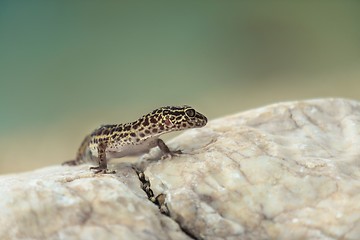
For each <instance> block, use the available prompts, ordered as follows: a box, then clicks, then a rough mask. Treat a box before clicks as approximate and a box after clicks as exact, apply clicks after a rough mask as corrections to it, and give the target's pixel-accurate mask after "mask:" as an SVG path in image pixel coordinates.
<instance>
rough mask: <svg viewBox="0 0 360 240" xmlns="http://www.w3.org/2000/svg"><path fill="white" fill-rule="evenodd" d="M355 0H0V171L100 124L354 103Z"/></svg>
mask: <svg viewBox="0 0 360 240" xmlns="http://www.w3.org/2000/svg"><path fill="white" fill-rule="evenodd" d="M359 13H360V2H359V1H331V0H328V1H179V2H172V1H151V2H150V1H136V2H135V1H4V0H3V1H1V2H0V81H1V82H0V83H1V88H0V133H1V134H0V173H9V172H18V171H24V170H29V169H33V168H37V167H40V166H47V165H51V164H58V163H60V162H62V161H65V160H69V159H71V158H73V157H74V155H75V152H76V150H77V148H78V145H79V144H80V142H81V140H82V138H83V137H84V136H85V134H87V133H88V132H90V131H91V130H92V129H93V128H95V127H96V126H98V125H100V124H103V123H117V122H128V121H132V120H135V119H136V118H137V117H139V116H141V115H142V114H144V113H146V112H148V111H150V110H152V109H153V108H156V107H159V106H163V105H182V104H188V105H192V106H194V107H195V108H196V109H198V110H199V111H200V112H202V113H204V114H205V115H207V116H208V117H209V118H216V117H220V116H223V115H227V114H232V113H235V112H239V111H243V110H246V109H249V108H254V107H258V106H262V105H265V104H270V103H274V102H278V101H288V100H298V99H306V98H320V97H345V98H352V99H359V97H360V93H359V87H360V80H359V79H360V68H359V66H360V27H359V23H360V14H359Z"/></svg>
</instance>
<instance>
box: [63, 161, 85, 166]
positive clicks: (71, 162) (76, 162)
mask: <svg viewBox="0 0 360 240" xmlns="http://www.w3.org/2000/svg"><path fill="white" fill-rule="evenodd" d="M81 163H82V162H81V161H78V160H69V161H66V162H63V163H62V164H61V165H62V166H76V165H80V164H81Z"/></svg>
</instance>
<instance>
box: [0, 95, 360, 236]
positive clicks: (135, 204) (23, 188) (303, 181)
mask: <svg viewBox="0 0 360 240" xmlns="http://www.w3.org/2000/svg"><path fill="white" fill-rule="evenodd" d="M169 145H170V147H171V148H173V149H181V150H182V151H183V153H184V154H182V155H180V156H178V157H173V158H172V159H165V160H159V158H160V152H159V150H158V149H153V150H152V151H150V153H149V154H147V155H145V156H143V157H142V158H141V159H140V161H138V162H136V166H137V168H138V169H142V170H143V173H144V174H145V176H146V179H147V180H148V181H149V183H150V184H151V185H150V188H151V190H152V191H153V192H154V196H157V195H159V194H161V195H160V196H161V198H159V199H161V201H159V202H163V201H164V200H165V203H163V204H161V205H162V206H161V208H162V209H164V208H166V209H167V211H168V214H169V217H167V216H165V215H164V214H161V213H160V211H159V208H158V206H156V205H155V204H153V203H152V202H150V201H149V200H148V199H147V196H146V194H145V192H144V191H143V190H142V189H141V187H140V186H141V182H140V180H139V178H138V176H137V174H136V172H135V171H134V170H133V169H132V166H131V163H118V164H116V163H113V165H111V167H112V168H116V170H117V174H116V175H94V174H93V173H91V172H90V171H89V170H88V168H89V165H83V166H79V167H63V166H55V167H48V168H44V169H40V170H37V171H33V172H29V173H22V174H14V175H5V176H1V177H0V194H1V196H2V200H1V201H0V209H1V212H0V239H192V238H194V239H359V238H360V148H359V147H358V146H359V145H360V103H359V102H356V101H350V100H344V99H319V100H310V101H299V102H289V103H278V104H274V105H271V106H266V107H263V108H259V109H255V110H250V111H247V112H244V113H239V114H235V115H232V116H228V117H224V118H220V119H217V120H213V121H211V122H209V123H208V125H207V126H206V127H204V128H201V129H193V130H189V131H186V132H184V133H183V134H182V135H180V136H178V137H177V138H175V139H173V140H172V141H171V142H170V143H169ZM159 202H158V203H159Z"/></svg>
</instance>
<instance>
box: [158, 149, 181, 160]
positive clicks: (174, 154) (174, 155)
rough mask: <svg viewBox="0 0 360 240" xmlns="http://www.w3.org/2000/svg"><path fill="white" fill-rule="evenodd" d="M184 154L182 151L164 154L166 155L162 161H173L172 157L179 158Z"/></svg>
mask: <svg viewBox="0 0 360 240" xmlns="http://www.w3.org/2000/svg"><path fill="white" fill-rule="evenodd" d="M182 153H183V152H182V151H181V150H175V151H169V152H168V153H164V155H162V156H161V160H164V159H171V158H172V157H177V156H179V155H180V154H182Z"/></svg>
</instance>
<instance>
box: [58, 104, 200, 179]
mask: <svg viewBox="0 0 360 240" xmlns="http://www.w3.org/2000/svg"><path fill="white" fill-rule="evenodd" d="M206 123H207V118H206V117H205V116H204V115H203V114H201V113H199V112H197V111H196V110H195V109H194V108H192V107H190V106H188V105H184V106H166V107H160V108H157V109H155V110H153V111H152V112H150V113H148V114H146V115H143V116H142V117H140V118H139V119H138V120H136V121H134V122H130V123H125V124H107V125H102V126H100V127H99V128H97V129H95V130H94V131H93V132H92V133H91V134H89V135H87V136H86V137H85V139H84V140H83V141H82V143H81V145H80V147H79V149H78V151H77V154H76V159H75V160H71V161H67V162H64V163H63V165H79V164H82V163H84V162H87V161H97V162H98V166H95V167H90V170H94V173H95V174H97V173H115V171H111V170H109V169H108V167H107V163H108V160H110V159H112V158H121V157H125V156H136V155H141V154H143V153H146V152H148V151H149V150H150V149H151V148H154V147H159V148H160V150H161V151H162V153H163V156H164V157H165V158H166V157H171V156H174V155H175V154H176V153H179V152H175V151H170V149H169V147H168V146H167V145H166V144H165V142H164V141H163V140H162V139H160V138H159V136H160V135H162V134H165V133H169V132H174V131H180V130H185V129H190V128H200V127H203V126H205V125H206Z"/></svg>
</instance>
